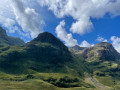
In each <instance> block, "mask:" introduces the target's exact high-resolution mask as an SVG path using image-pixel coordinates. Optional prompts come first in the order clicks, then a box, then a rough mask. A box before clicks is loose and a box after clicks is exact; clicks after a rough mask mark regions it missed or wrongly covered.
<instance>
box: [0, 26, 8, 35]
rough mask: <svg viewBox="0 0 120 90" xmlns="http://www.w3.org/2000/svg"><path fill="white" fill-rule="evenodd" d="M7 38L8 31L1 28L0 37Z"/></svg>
mask: <svg viewBox="0 0 120 90" xmlns="http://www.w3.org/2000/svg"><path fill="white" fill-rule="evenodd" d="M6 36H7V34H6V31H5V30H4V29H3V28H2V27H0V37H6Z"/></svg>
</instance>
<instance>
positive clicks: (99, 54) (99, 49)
mask: <svg viewBox="0 0 120 90" xmlns="http://www.w3.org/2000/svg"><path fill="white" fill-rule="evenodd" d="M82 54H83V57H84V58H87V59H89V60H93V59H94V58H99V59H105V60H117V59H119V58H120V54H119V53H118V52H117V51H116V50H115V49H114V47H113V46H112V44H110V43H108V42H101V43H99V44H97V45H95V46H93V47H90V48H86V49H85V50H84V51H83V52H82Z"/></svg>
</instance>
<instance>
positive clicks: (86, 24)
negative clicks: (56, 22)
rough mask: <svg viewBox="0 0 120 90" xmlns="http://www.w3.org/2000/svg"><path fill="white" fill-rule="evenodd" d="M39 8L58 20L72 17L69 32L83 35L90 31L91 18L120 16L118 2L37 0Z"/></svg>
mask: <svg viewBox="0 0 120 90" xmlns="http://www.w3.org/2000/svg"><path fill="white" fill-rule="evenodd" d="M38 2H39V4H40V5H41V6H47V7H48V9H49V10H51V11H53V12H54V14H55V15H56V16H57V17H58V18H63V17H64V16H72V17H73V19H75V20H76V22H73V24H72V26H71V29H70V31H71V32H73V33H78V34H80V35H83V34H85V33H88V32H90V31H91V29H92V27H93V24H92V22H91V18H103V17H104V15H105V14H109V15H110V16H112V17H114V16H118V15H120V0H38Z"/></svg>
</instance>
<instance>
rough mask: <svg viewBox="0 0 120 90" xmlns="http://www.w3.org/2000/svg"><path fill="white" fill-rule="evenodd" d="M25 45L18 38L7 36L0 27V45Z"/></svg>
mask: <svg viewBox="0 0 120 90" xmlns="http://www.w3.org/2000/svg"><path fill="white" fill-rule="evenodd" d="M23 44H25V43H24V41H23V40H21V39H20V38H15V37H12V36H8V35H7V34H6V31H5V30H4V29H3V28H1V27H0V45H23Z"/></svg>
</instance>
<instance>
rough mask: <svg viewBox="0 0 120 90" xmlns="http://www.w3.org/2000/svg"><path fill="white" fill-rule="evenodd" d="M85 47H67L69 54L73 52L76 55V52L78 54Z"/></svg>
mask: <svg viewBox="0 0 120 90" xmlns="http://www.w3.org/2000/svg"><path fill="white" fill-rule="evenodd" d="M85 48H86V47H80V46H78V45H75V46H73V47H69V50H70V51H71V52H73V53H77V52H79V51H82V50H84V49H85Z"/></svg>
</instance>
